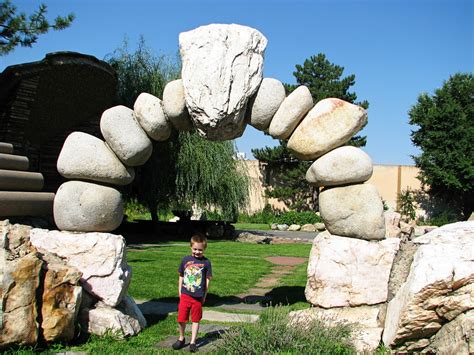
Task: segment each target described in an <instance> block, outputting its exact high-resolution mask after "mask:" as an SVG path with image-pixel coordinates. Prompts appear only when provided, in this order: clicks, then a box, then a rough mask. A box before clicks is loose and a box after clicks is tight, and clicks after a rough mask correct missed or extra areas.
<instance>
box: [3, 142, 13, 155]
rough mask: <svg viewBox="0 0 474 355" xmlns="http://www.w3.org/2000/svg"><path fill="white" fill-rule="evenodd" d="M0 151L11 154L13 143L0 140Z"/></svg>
mask: <svg viewBox="0 0 474 355" xmlns="http://www.w3.org/2000/svg"><path fill="white" fill-rule="evenodd" d="M0 153H3V154H13V144H10V143H4V142H0Z"/></svg>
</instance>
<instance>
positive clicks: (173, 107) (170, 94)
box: [163, 79, 194, 131]
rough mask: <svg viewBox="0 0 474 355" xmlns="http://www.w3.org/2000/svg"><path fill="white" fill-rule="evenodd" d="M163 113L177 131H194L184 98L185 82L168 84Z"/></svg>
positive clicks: (175, 81) (177, 81) (174, 81)
mask: <svg viewBox="0 0 474 355" xmlns="http://www.w3.org/2000/svg"><path fill="white" fill-rule="evenodd" d="M163 111H164V113H165V115H166V117H168V119H169V120H170V122H171V123H172V125H173V126H174V128H176V130H178V131H192V130H193V128H194V126H193V122H192V121H191V117H190V116H189V113H188V108H187V107H186V100H185V98H184V87H183V80H181V79H178V80H173V81H170V82H169V83H168V84H166V86H165V90H164V91H163Z"/></svg>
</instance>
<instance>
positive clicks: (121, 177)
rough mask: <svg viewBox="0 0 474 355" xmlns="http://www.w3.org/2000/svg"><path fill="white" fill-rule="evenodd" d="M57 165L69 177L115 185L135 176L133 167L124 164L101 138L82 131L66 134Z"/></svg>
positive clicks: (128, 180)
mask: <svg viewBox="0 0 474 355" xmlns="http://www.w3.org/2000/svg"><path fill="white" fill-rule="evenodd" d="M57 168H58V172H59V173H60V174H61V175H62V176H64V177H65V178H68V179H80V180H92V181H99V182H106V183H110V184H114V185H127V184H129V183H131V182H132V181H133V179H134V177H135V171H134V170H133V168H130V167H125V166H124V165H123V164H122V162H121V161H120V160H119V159H118V158H117V156H116V155H115V154H114V152H112V150H110V148H109V147H108V146H107V144H105V142H104V141H102V140H100V139H99V138H96V137H94V136H91V135H90V134H87V133H82V132H73V133H71V134H70V135H69V136H68V137H67V138H66V141H65V142H64V145H63V148H62V149H61V153H60V154H59V158H58V163H57Z"/></svg>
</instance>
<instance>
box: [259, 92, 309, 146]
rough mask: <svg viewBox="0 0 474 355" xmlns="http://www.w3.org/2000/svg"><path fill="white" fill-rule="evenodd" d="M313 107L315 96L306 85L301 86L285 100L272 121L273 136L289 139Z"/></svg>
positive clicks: (270, 129) (271, 133) (270, 131)
mask: <svg viewBox="0 0 474 355" xmlns="http://www.w3.org/2000/svg"><path fill="white" fill-rule="evenodd" d="M312 107H313V97H312V96H311V93H310V92H309V89H308V88H307V87H306V86H299V87H298V88H297V89H296V90H295V91H293V92H292V93H291V94H290V95H288V97H287V98H286V99H285V100H284V101H283V103H282V104H281V106H280V108H279V109H278V111H277V112H276V113H275V116H274V117H273V119H272V122H271V123H270V127H269V128H268V133H270V135H271V136H272V137H273V138H278V139H287V138H288V137H289V136H290V135H291V133H293V131H294V130H295V128H296V126H297V125H298V124H299V123H300V121H301V120H302V119H303V117H304V115H306V114H307V113H308V111H309V110H311V108H312Z"/></svg>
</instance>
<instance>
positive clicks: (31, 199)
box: [0, 191, 54, 217]
mask: <svg viewBox="0 0 474 355" xmlns="http://www.w3.org/2000/svg"><path fill="white" fill-rule="evenodd" d="M53 201H54V193H52V192H18V191H0V216H2V217H11V216H49V215H52V214H53Z"/></svg>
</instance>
